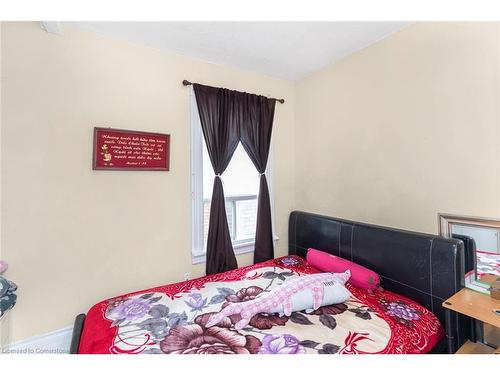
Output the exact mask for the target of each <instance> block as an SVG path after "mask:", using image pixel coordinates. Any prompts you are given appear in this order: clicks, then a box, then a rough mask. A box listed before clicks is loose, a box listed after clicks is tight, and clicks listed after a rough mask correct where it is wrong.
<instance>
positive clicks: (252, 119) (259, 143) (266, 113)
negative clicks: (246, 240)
mask: <svg viewBox="0 0 500 375" xmlns="http://www.w3.org/2000/svg"><path fill="white" fill-rule="evenodd" d="M244 99H245V105H244V108H245V111H244V113H245V116H244V119H243V121H242V123H241V127H240V140H241V143H242V145H243V147H244V148H245V150H246V152H247V154H248V156H249V157H250V159H251V160H252V162H253V164H254V165H255V168H257V170H258V171H259V173H260V187H259V202H258V206H257V207H258V208H257V228H256V232H255V252H254V258H253V259H254V263H258V262H263V261H265V260H269V259H273V258H274V242H273V230H272V222H271V201H270V198H269V188H268V185H267V179H266V175H265V174H264V173H265V171H266V167H267V160H268V158H269V148H270V146H271V133H272V130H273V118H274V107H275V105H276V100H274V99H269V98H266V97H264V96H258V95H251V94H246V95H245V98H244Z"/></svg>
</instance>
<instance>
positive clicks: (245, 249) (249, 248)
mask: <svg viewBox="0 0 500 375" xmlns="http://www.w3.org/2000/svg"><path fill="white" fill-rule="evenodd" d="M273 239H274V242H275V243H276V242H277V241H278V240H279V239H280V238H279V237H278V236H276V235H275V236H274V238H273ZM233 249H234V254H235V255H236V256H238V255H241V254H247V253H253V252H254V250H255V241H251V242H244V243H239V244H234V245H233ZM206 261H207V256H206V255H205V254H203V255H193V256H192V257H191V263H192V264H200V263H205V262H206Z"/></svg>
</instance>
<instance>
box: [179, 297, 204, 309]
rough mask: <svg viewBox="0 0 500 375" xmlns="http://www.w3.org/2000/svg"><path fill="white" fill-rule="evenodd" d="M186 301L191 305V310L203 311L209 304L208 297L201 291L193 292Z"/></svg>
mask: <svg viewBox="0 0 500 375" xmlns="http://www.w3.org/2000/svg"><path fill="white" fill-rule="evenodd" d="M184 302H185V303H186V305H188V306H189V307H191V311H201V310H203V308H204V307H205V306H206V305H207V298H203V296H202V295H201V294H200V293H191V294H190V295H189V296H188V300H187V301H184Z"/></svg>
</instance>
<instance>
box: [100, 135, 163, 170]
mask: <svg viewBox="0 0 500 375" xmlns="http://www.w3.org/2000/svg"><path fill="white" fill-rule="evenodd" d="M92 169H94V170H106V169H109V170H132V171H168V170H169V169H170V134H162V133H151V132H144V131H134V130H124V129H112V128H99V127H95V128H94V143H93V157H92Z"/></svg>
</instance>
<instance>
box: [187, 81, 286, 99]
mask: <svg viewBox="0 0 500 375" xmlns="http://www.w3.org/2000/svg"><path fill="white" fill-rule="evenodd" d="M182 84H183V85H184V86H191V85H192V84H193V82H189V81H188V80H187V79H185V80H183V81H182ZM269 99H274V100H276V101H277V102H280V103H281V104H284V103H285V99H276V98H269Z"/></svg>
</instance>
